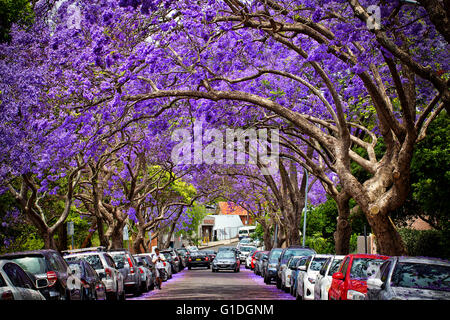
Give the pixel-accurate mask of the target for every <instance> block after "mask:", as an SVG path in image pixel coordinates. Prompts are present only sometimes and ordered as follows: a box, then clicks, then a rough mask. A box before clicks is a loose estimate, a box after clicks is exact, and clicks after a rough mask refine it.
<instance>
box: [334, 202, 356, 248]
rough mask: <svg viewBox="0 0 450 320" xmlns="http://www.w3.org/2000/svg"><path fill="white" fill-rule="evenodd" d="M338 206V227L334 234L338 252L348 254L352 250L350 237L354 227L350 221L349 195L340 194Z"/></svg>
mask: <svg viewBox="0 0 450 320" xmlns="http://www.w3.org/2000/svg"><path fill="white" fill-rule="evenodd" d="M335 201H336V204H337V207H338V218H337V220H338V221H337V228H336V232H335V234H334V243H335V251H336V254H339V255H347V254H349V253H350V252H349V251H350V237H351V235H352V227H351V225H350V222H349V219H348V218H349V216H350V206H349V198H348V196H345V195H344V196H341V195H339V196H338V197H336V199H335Z"/></svg>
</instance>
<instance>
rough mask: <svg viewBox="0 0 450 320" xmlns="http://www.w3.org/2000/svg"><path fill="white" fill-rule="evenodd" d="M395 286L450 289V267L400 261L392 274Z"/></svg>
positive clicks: (392, 281)
mask: <svg viewBox="0 0 450 320" xmlns="http://www.w3.org/2000/svg"><path fill="white" fill-rule="evenodd" d="M391 285H392V286H393V287H405V288H419V289H430V290H440V291H450V267H449V266H443V265H437V264H426V263H404V262H400V263H398V264H397V266H396V267H395V270H394V273H393V274H392V280H391Z"/></svg>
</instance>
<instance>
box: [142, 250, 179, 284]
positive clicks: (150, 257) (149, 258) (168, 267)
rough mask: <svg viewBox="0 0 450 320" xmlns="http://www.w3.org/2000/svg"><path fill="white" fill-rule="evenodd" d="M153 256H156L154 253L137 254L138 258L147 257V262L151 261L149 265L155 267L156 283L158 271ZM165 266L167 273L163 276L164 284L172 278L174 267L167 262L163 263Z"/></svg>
mask: <svg viewBox="0 0 450 320" xmlns="http://www.w3.org/2000/svg"><path fill="white" fill-rule="evenodd" d="M153 255H154V253H140V254H137V256H139V257H146V259H147V261H149V265H150V264H151V265H152V266H153V269H152V271H153V276H154V277H155V281H156V269H155V266H154V264H153ZM163 265H164V269H165V271H166V272H164V274H163V276H162V278H161V279H162V281H163V282H164V281H167V280H168V279H170V278H172V266H171V264H170V263H168V262H166V261H164V262H163ZM155 284H156V282H155Z"/></svg>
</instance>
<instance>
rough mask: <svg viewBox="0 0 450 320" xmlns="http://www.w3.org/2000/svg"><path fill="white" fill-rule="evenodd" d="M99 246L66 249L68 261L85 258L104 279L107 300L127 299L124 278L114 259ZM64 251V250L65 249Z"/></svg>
mask: <svg viewBox="0 0 450 320" xmlns="http://www.w3.org/2000/svg"><path fill="white" fill-rule="evenodd" d="M101 250H102V249H99V248H85V249H76V250H69V251H65V253H68V254H66V255H64V259H65V260H66V261H73V260H84V261H86V262H87V263H89V264H90V265H91V267H92V268H94V270H95V271H96V272H97V274H98V275H99V277H100V279H101V280H102V281H103V283H104V285H105V289H106V298H107V300H125V285H124V278H123V275H122V273H121V272H120V270H119V268H118V267H117V266H116V263H115V262H114V259H113V258H112V257H111V256H110V255H109V253H107V252H105V251H101ZM63 253H64V251H63Z"/></svg>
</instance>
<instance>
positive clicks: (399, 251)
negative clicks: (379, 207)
mask: <svg viewBox="0 0 450 320" xmlns="http://www.w3.org/2000/svg"><path fill="white" fill-rule="evenodd" d="M367 221H368V222H369V224H370V227H371V228H372V231H373V232H374V234H375V240H376V244H377V252H378V253H379V254H384V255H398V256H401V255H406V254H407V252H406V249H405V244H404V243H403V240H402V238H401V236H400V234H399V233H398V231H397V230H396V229H395V226H394V225H393V223H392V221H391V219H390V218H389V217H388V216H387V215H381V214H377V215H373V216H372V215H369V216H367Z"/></svg>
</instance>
